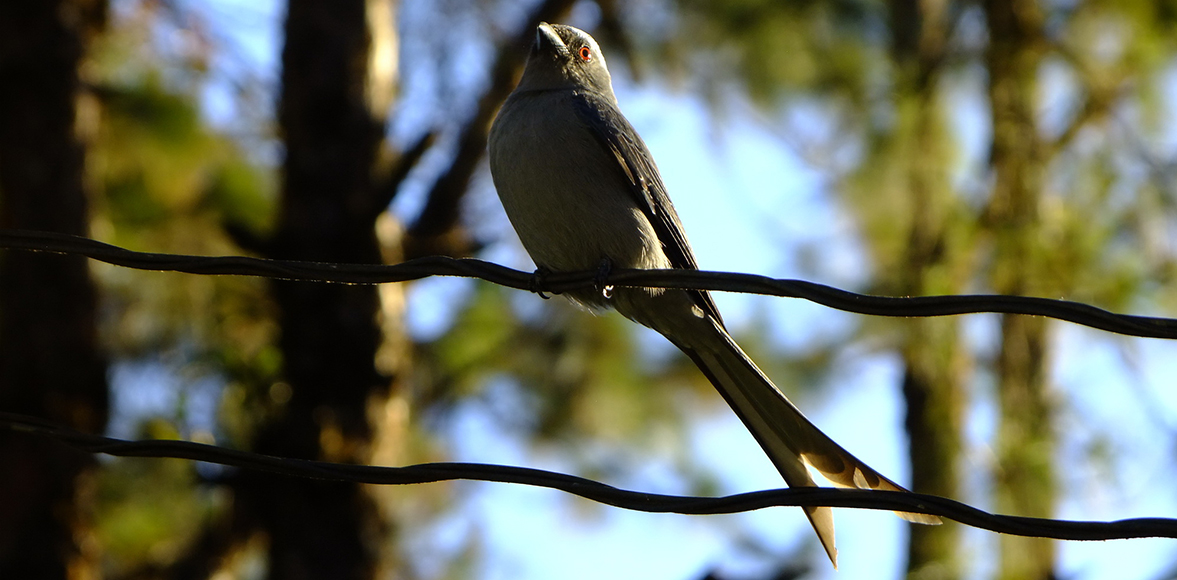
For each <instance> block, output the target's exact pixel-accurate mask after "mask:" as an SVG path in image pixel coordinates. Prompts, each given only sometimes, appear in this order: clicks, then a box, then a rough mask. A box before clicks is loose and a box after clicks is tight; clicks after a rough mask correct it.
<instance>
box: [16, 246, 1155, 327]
mask: <svg viewBox="0 0 1177 580" xmlns="http://www.w3.org/2000/svg"><path fill="white" fill-rule="evenodd" d="M0 248H9V249H20V250H31V251H37V252H52V253H58V254H73V255H80V256H86V257H88V258H91V259H94V260H98V261H101V262H106V263H108V264H114V265H117V266H123V267H126V268H134V269H138V270H156V271H171V272H185V273H189V274H202V275H232V276H259V277H265V278H277V279H285V280H302V281H313V282H335V283H344V284H383V283H389V282H406V281H411V280H419V279H422V278H426V277H429V276H457V277H464V278H479V279H482V280H485V281H487V282H492V283H494V284H499V285H501V286H506V287H508V288H515V289H518V290H531V291H537V292H550V293H556V294H558V293H561V292H567V291H569V290H573V289H580V288H590V287H593V286H594V285H602V284H611V285H615V286H640V287H654V288H694V289H699V290H714V291H722V292H741V293H748V294H765V295H770V296H780V297H785V298H801V299H804V300H808V301H810V302H814V303H816V304H820V305H822V306H826V307H829V308H834V309H837V310H842V311H844V312H852V313H856V314H867V315H872V316H891V317H928V316H949V315H959V314H978V313H986V312H988V313H1001V314H1026V315H1032V316H1045V317H1048V318H1054V319H1057V320H1064V321H1067V322H1072V323H1075V324H1079V325H1082V326H1087V327H1090V328H1095V329H1098V330H1104V331H1107V332H1113V333H1116V334H1123V335H1127V336H1139V337H1145V338H1166V339H1177V319H1173V318H1161V317H1149V316H1136V315H1131V314H1118V313H1115V312H1109V311H1107V310H1104V309H1102V308H1098V307H1096V306H1092V305H1090V304H1084V303H1081V302H1072V301H1068V300H1055V299H1050V298H1038V297H1032V296H1006V295H993V294H973V295H947V296H911V297H890V296H871V295H867V294H858V293H855V292H850V291H847V290H841V289H838V288H834V287H832V286H826V285H824V284H818V283H815V282H808V281H805V280H789V279H778V278H770V277H767V276H758V275H754V274H741V273H733V272H708V271H701V270H620V269H619V270H614V271H612V272H609V273H607V274H606V275H605V278H604V279H603V280H602V279H601V273H600V272H599V271H587V272H571V273H558V274H555V273H553V274H547V275H538V276H537V275H535V274H533V273H529V272H521V271H519V270H514V269H511V268H507V267H505V266H500V265H498V264H493V263H490V262H484V261H482V260H475V259H472V258H463V259H457V258H447V257H443V256H428V257H424V258H417V259H415V260H409V261H407V262H402V263H400V264H391V265H378V264H335V263H325V262H300V261H294V260H267V259H262V258H251V257H246V256H215V257H214V256H185V255H178V254H158V253H149V252H135V251H131V250H127V249H125V248H120V247H118V246H112V245H110V244H105V243H102V242H99V241H96V240H91V239H88V238H82V237H78V236H71V235H66V234H58V233H51V232H33V231H20V230H0Z"/></svg>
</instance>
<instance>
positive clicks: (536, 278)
mask: <svg viewBox="0 0 1177 580" xmlns="http://www.w3.org/2000/svg"><path fill="white" fill-rule="evenodd" d="M551 273H552V271H551V270H549V269H547V268H545V267H543V266H540V267H538V268H536V269H535V272H532V273H531V280H528V282H527V289H528V291H531V292H534V293H535V294H537V295H538V296H539V297H540V298H543V299H544V300H548V299H549V298H551V296H548V295H547V294H544V287H545V286H547V284H546V279H547V277H548V274H551Z"/></svg>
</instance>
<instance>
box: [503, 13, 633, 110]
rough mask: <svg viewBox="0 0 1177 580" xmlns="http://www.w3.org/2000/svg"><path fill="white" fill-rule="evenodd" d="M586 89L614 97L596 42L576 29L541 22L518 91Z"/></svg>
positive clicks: (610, 80) (536, 30) (606, 69)
mask: <svg viewBox="0 0 1177 580" xmlns="http://www.w3.org/2000/svg"><path fill="white" fill-rule="evenodd" d="M552 89H587V90H591V91H594V92H598V93H601V94H604V95H608V96H609V97H612V96H613V82H612V79H611V78H610V77H609V69H608V68H606V67H605V55H603V54H601V48H600V47H599V46H597V41H596V40H593V37H591V36H589V35H588V33H586V32H584V31H583V30H580V29H578V28H573V27H571V26H564V25H563V24H548V23H546V22H544V23H541V24H540V25H539V26H538V27H537V28H536V29H535V42H533V43H532V45H531V53H530V54H529V55H528V56H527V66H526V67H524V69H523V78H522V79H520V81H519V90H525V91H530V90H552Z"/></svg>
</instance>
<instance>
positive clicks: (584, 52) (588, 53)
mask: <svg viewBox="0 0 1177 580" xmlns="http://www.w3.org/2000/svg"><path fill="white" fill-rule="evenodd" d="M576 54H578V55H580V60H583V61H584V62H588V61H590V60H592V59H593V51H592V50H589V47H587V46H582V47H580V50H578V51H576Z"/></svg>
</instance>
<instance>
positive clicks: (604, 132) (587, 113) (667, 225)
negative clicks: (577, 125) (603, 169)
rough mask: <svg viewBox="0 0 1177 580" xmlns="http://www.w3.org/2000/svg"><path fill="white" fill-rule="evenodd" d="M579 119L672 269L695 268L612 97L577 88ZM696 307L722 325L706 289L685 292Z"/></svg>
mask: <svg viewBox="0 0 1177 580" xmlns="http://www.w3.org/2000/svg"><path fill="white" fill-rule="evenodd" d="M572 102H573V104H574V108H575V109H576V112H577V115H579V117H580V119H581V120H582V121H583V122H584V123H585V125H587V126H588V127H589V129H590V130H591V131H592V133H593V135H594V136H595V137H596V138H597V141H598V142H599V143H600V144H601V147H604V148H605V149H607V150H608V151H609V152H611V153H612V154H613V157H614V158H616V159H617V165H616V168H617V171H618V172H620V173H621V174H622V175H623V177H624V178H625V180H626V181H627V182H628V183H629V184H630V193H631V194H632V195H633V198H634V202H635V203H636V204H637V206H638V207H639V208H641V210H642V213H644V214H645V215H646V219H648V220H650V224H651V225H653V226H654V231H655V232H656V233H657V234H658V240H659V241H660V242H662V250H663V251H664V252H665V253H666V256H667V257H668V258H669V259H670V264H671V265H672V266H674V267H675V268H682V269H684V270H697V269H699V265H698V263H697V262H695V254H694V253H693V252H691V245H690V244H689V243H688V242H687V236H686V234H685V233H684V232H683V229H682V222H680V221H679V219H678V214H677V213H676V212H675V211H674V205H673V204H671V203H670V197H669V196H668V195H667V194H666V186H665V185H664V184H663V183H662V176H661V175H659V173H658V167H657V166H656V165H655V164H654V157H653V156H652V155H650V150H649V149H647V148H646V143H645V142H644V141H642V138H641V136H639V135H638V133H637V131H635V130H634V128H633V126H632V125H630V124H629V121H628V120H626V118H625V116H624V115H622V114H621V111H619V110H618V109H617V107H616V105H615V104H614V103H613V102H612V100H611V99H609V98H607V97H605V96H603V95H600V94H597V93H594V92H591V91H577V92H576V94H575V96H574V98H573V99H572ZM688 292H689V293H690V294H691V296H692V297H693V298H694V302H695V303H696V305H697V306H699V307H700V308H702V309H703V312H704V313H706V314H707V315H708V316H711V317H712V318H714V319H715V320H716V321H718V322H719V323H720V325H721V326H722V325H723V318H722V317H721V316H720V315H719V309H717V308H716V307H715V302H714V301H712V299H711V295H710V294H708V293H707V292H705V291H699V290H690V291H688Z"/></svg>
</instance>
